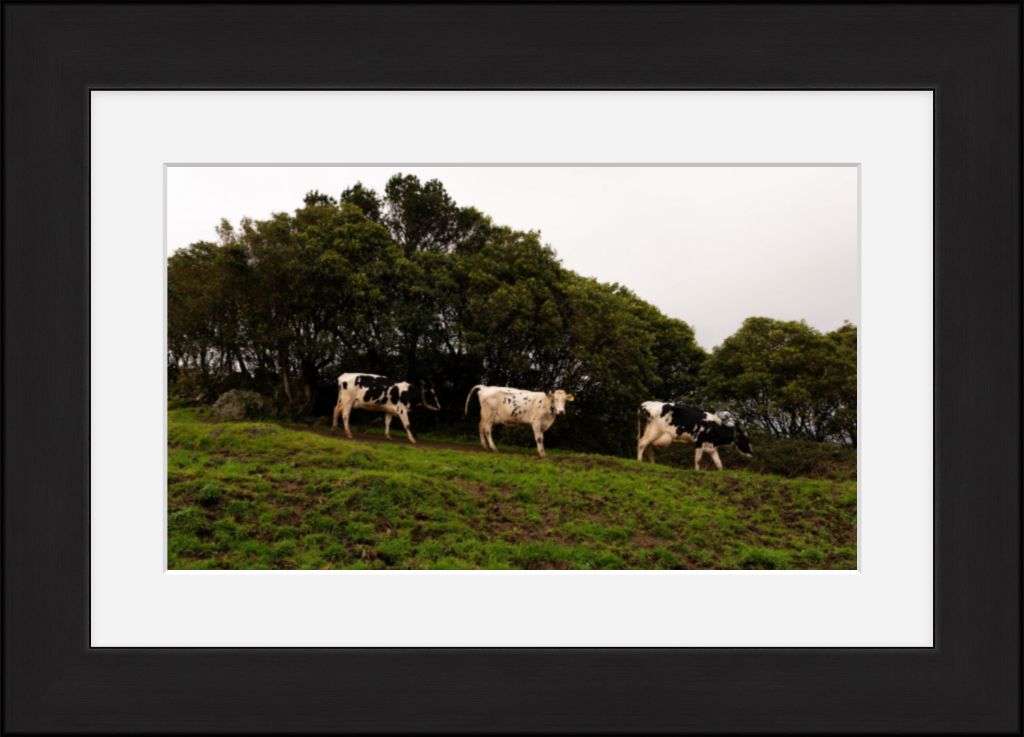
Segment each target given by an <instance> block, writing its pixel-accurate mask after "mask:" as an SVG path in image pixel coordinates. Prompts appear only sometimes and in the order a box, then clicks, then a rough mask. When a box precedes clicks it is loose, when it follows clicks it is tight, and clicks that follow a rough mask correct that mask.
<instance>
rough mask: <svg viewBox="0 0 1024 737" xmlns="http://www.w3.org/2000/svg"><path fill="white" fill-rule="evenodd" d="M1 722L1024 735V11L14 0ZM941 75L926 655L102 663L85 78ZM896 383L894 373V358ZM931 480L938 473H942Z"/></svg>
mask: <svg viewBox="0 0 1024 737" xmlns="http://www.w3.org/2000/svg"><path fill="white" fill-rule="evenodd" d="M3 21H4V30H3V39H4V91H3V103H4V111H3V137H4V140H3V166H4V172H3V177H4V178H3V184H4V193H3V207H4V212H3V215H4V227H3V287H4V297H3V300H4V317H3V400H4V401H3V460H4V474H3V536H4V539H3V646H4V652H3V676H4V679H3V680H4V686H3V697H4V705H3V727H4V731H5V732H6V733H11V734H17V733H29V732H57V731H60V732H87V731H88V732H115V731H117V732H195V731H217V732H228V731H231V732H354V731H355V732H366V731H387V732H393V731H459V732H462V731H503V732H623V731H626V732H751V731H756V732H778V731H781V732H786V731H800V732H804V731H827V732H840V731H841V732H911V731H914V732H918V731H926V732H927V731H941V732H950V731H951V732H971V733H985V732H993V733H995V732H1003V733H1005V732H1011V733H1014V732H1015V733H1020V730H1021V687H1020V684H1021V679H1020V676H1021V672H1020V668H1021V649H1020V646H1021V638H1020V635H1021V579H1020V571H1021V567H1020V565H1021V516H1020V513H1021V506H1020V481H1021V444H1020V441H1021V418H1022V414H1021V394H1020V386H1021V334H1022V330H1021V329H1022V321H1021V155H1020V154H1021V151H1020V134H1021V127H1020V101H1021V96H1020V93H1021V89H1020V79H1021V78H1020V67H1019V63H1020V51H1021V26H1020V23H1021V6H1020V4H1019V3H1003V4H999V3H993V4H977V5H969V4H940V3H903V4H876V3H851V4H834V5H833V4H824V3H823V4H818V3H793V4H758V5H744V4H720V5H712V4H700V3H698V4H679V3H650V4H624V3H622V4H620V3H611V4H583V3H545V4H528V3H491V4H474V5H461V4H445V5H418V4H417V5H393V4H372V5H358V4H353V5H346V4H310V5H297V4H295V5H291V4H285V5H281V4H260V3H251V4H246V5H242V4H216V5H204V4H190V3H177V4H175V3H169V4H168V3H162V4H141V3H132V4H119V3H107V4H85V5H67V4H48V3H5V4H4V7H3ZM142 88H145V89H295V88H303V89H436V88H444V89H759V90H771V89H929V90H934V92H935V98H934V100H935V103H934V110H935V129H934V134H935V168H934V172H935V191H934V193H935V208H934V225H935V251H934V253H935V261H934V287H935V289H934V295H935V303H934V314H935V324H934V346H935V364H934V365H935V373H934V381H935V406H934V410H935V412H934V426H927V425H924V426H922V425H921V424H920V423H918V422H915V420H914V418H906V419H902V418H901V419H900V420H899V422H898V423H897V426H895V427H894V428H893V438H892V443H893V446H894V447H893V450H894V452H898V446H899V437H900V435H901V434H903V433H914V432H930V433H933V435H934V447H935V459H934V499H935V519H934V532H935V536H934V539H935V551H934V553H935V557H934V561H935V568H934V571H935V600H934V603H935V646H934V647H932V648H920V649H911V648H892V649H885V648H850V649H838V648H821V649H813V648H801V649H770V648H721V649H715V648H688V649H641V648H629V649H561V648H551V649H444V648H441V649H437V648H432V649H408V648H385V649H358V648H356V649H262V648H242V649H226V648H225V649H217V648H214V649H193V648H185V649H156V648H154V649H147V648H112V649H94V648H91V647H90V645H89V447H90V445H89V444H90V413H91V412H92V413H99V412H102V411H103V408H102V407H90V403H89V386H90V353H89V335H90V323H89V299H90V292H89V279H90V262H89V92H90V90H92V89H142ZM894 370H898V367H894ZM927 482H928V480H927V479H922V483H927Z"/></svg>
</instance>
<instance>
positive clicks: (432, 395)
mask: <svg viewBox="0 0 1024 737" xmlns="http://www.w3.org/2000/svg"><path fill="white" fill-rule="evenodd" d="M416 394H417V395H418V396H417V400H418V404H419V405H420V406H421V407H426V408H427V409H432V410H435V411H436V410H439V409H441V403H440V402H439V401H438V400H437V390H436V389H435V388H434V385H433V384H430V383H428V382H426V381H421V382H420V383H419V386H417V387H416Z"/></svg>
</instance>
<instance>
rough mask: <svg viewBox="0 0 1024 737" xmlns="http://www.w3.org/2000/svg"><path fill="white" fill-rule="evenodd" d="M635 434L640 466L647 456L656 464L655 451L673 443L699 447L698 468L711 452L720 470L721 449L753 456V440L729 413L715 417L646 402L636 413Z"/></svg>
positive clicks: (680, 407)
mask: <svg viewBox="0 0 1024 737" xmlns="http://www.w3.org/2000/svg"><path fill="white" fill-rule="evenodd" d="M636 431H637V432H636V434H637V438H636V440H637V446H636V459H637V460H638V461H640V462H641V463H642V462H643V460H644V456H645V455H646V457H647V460H649V461H651V462H652V463H653V462H654V449H655V448H666V447H668V446H669V445H671V444H672V443H693V444H694V445H696V446H697V451H696V453H695V455H694V461H693V463H694V467H695V468H698V469H699V468H700V459H701V457H702V456H703V455H704V453H710V454H711V460H712V461H714V463H715V467H716V468H718V469H719V470H721V468H722V459H721V458H719V457H718V449H719V448H723V447H726V446H729V445H732V446H734V447H735V448H736V450H738V451H739V452H740V453H742V454H743V455H745V456H752V455H753V454H754V449H753V448H752V447H751V445H750V438H748V437H747V434H746V433H745V432H743V430H742V429H740V427H739V426H738V425H737V424H736V421H735V419H733V417H732V415H731V414H730V413H728V412H719V413H717V414H716V413H714V412H707V411H705V410H702V409H697V408H696V407H687V406H686V405H685V404H672V403H669V402H644V403H643V404H641V405H640V410H639V411H638V412H637V428H636Z"/></svg>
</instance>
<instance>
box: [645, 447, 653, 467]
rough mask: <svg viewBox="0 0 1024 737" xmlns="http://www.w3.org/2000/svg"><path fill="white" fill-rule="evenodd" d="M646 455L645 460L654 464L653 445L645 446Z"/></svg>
mask: <svg viewBox="0 0 1024 737" xmlns="http://www.w3.org/2000/svg"><path fill="white" fill-rule="evenodd" d="M646 455H647V460H649V461H650V462H651V463H654V446H653V445H648V446H647V454H646Z"/></svg>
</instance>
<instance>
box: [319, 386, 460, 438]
mask: <svg viewBox="0 0 1024 737" xmlns="http://www.w3.org/2000/svg"><path fill="white" fill-rule="evenodd" d="M413 407H426V408H427V409H433V410H438V409H441V404H440V402H438V401H437V394H436V393H435V392H434V387H433V386H432V385H429V384H426V383H425V382H420V383H418V384H410V383H409V382H408V381H398V382H394V381H391V379H389V378H387V377H386V376H377V375H376V374H342V375H341V376H339V377H338V404H337V405H335V407H334V418H333V420H332V421H331V432H337V431H338V415H339V414H340V415H341V417H342V419H343V420H344V423H345V435H346V437H349V438H351V437H352V431H351V430H349V429H348V416H349V415H350V414H352V410H353V409H368V410H373V411H375V412H383V413H384V437H386V438H387V439H388V440H391V418H392V417H397V418H398V419H399V420H401V421H402V427H404V428H405V433H406V435H408V436H409V442H410V443H415V442H416V438H414V437H413V436H412V430H410V429H409V412H410V411H411V410H412V408H413Z"/></svg>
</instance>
